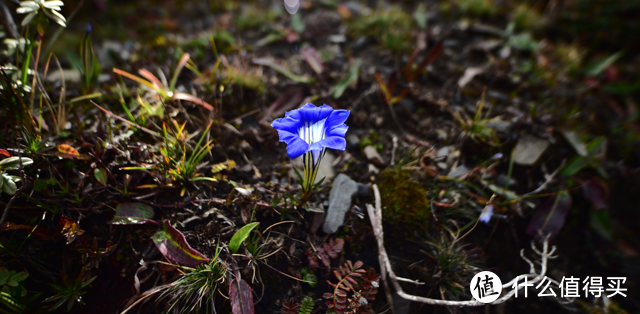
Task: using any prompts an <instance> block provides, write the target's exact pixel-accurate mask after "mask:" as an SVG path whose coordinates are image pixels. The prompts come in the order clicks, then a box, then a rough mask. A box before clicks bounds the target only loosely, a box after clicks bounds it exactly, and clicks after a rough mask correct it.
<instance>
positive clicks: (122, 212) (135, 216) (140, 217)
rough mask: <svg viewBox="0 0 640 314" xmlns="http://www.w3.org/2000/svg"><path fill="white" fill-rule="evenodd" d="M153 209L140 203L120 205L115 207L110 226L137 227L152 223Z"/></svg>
mask: <svg viewBox="0 0 640 314" xmlns="http://www.w3.org/2000/svg"><path fill="white" fill-rule="evenodd" d="M153 215H154V212H153V208H151V207H149V206H148V205H145V204H141V203H121V204H118V206H116V215H115V216H113V219H111V221H109V222H107V223H108V224H112V225H139V224H143V223H147V222H154V221H153V220H151V219H153Z"/></svg>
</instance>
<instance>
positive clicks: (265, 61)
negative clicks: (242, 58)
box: [252, 58, 316, 84]
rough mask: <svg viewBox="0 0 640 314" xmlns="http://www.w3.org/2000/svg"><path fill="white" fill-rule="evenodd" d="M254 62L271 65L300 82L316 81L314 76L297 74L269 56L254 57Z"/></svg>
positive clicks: (309, 82) (277, 70)
mask: <svg viewBox="0 0 640 314" xmlns="http://www.w3.org/2000/svg"><path fill="white" fill-rule="evenodd" d="M252 62H253V63H254V64H258V65H263V66H267V67H270V68H272V69H274V70H275V71H276V72H278V73H280V74H282V75H284V76H286V77H288V78H290V79H292V80H294V81H296V82H298V83H307V84H311V83H313V82H315V81H316V80H315V79H314V78H309V77H307V76H300V75H296V74H293V73H291V71H289V69H287V68H285V67H283V66H281V65H279V64H277V63H275V61H273V60H272V59H269V58H256V59H253V60H252Z"/></svg>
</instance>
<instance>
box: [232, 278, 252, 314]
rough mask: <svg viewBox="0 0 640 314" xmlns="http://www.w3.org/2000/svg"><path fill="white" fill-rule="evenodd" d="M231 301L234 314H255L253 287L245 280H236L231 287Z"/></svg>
mask: <svg viewBox="0 0 640 314" xmlns="http://www.w3.org/2000/svg"><path fill="white" fill-rule="evenodd" d="M229 299H230V300H231V312H232V313H233V314H253V313H254V310H253V294H252V293H251V287H249V284H247V282H246V281H244V280H243V279H240V280H239V281H238V279H234V280H233V281H231V285H230V286H229Z"/></svg>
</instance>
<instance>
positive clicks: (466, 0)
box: [456, 0, 498, 16]
mask: <svg viewBox="0 0 640 314" xmlns="http://www.w3.org/2000/svg"><path fill="white" fill-rule="evenodd" d="M456 6H457V7H458V9H460V11H462V13H463V14H469V15H473V16H493V15H495V14H496V13H497V11H498V10H497V8H496V5H495V3H494V2H493V1H491V0H457V1H456Z"/></svg>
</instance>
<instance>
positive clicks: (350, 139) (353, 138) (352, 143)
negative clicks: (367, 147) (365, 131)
mask: <svg viewBox="0 0 640 314" xmlns="http://www.w3.org/2000/svg"><path fill="white" fill-rule="evenodd" d="M359 144H360V138H359V137H358V136H357V135H355V134H353V133H351V134H349V135H347V145H349V147H351V148H353V147H358V145H359Z"/></svg>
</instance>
